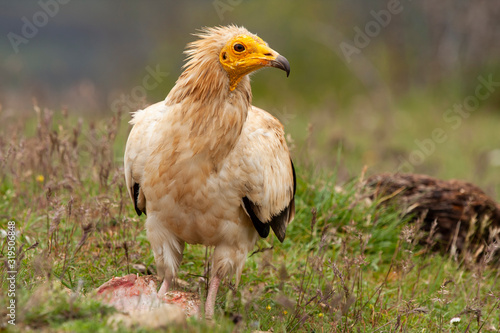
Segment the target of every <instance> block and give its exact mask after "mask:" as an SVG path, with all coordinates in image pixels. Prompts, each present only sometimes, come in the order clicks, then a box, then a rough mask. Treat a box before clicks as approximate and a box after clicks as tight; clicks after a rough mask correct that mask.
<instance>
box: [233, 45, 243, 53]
mask: <svg viewBox="0 0 500 333" xmlns="http://www.w3.org/2000/svg"><path fill="white" fill-rule="evenodd" d="M233 49H234V50H235V51H236V52H243V51H245V47H244V46H243V45H241V44H234V46H233Z"/></svg>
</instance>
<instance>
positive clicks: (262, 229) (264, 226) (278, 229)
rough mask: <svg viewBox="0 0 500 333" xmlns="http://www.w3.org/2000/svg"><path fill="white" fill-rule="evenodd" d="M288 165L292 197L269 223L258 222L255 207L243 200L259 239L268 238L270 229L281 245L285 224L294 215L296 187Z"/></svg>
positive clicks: (246, 199) (245, 199)
mask: <svg viewBox="0 0 500 333" xmlns="http://www.w3.org/2000/svg"><path fill="white" fill-rule="evenodd" d="M290 163H291V164H292V173H293V196H292V199H291V200H290V203H289V204H288V206H287V207H285V209H283V210H282V211H281V212H280V213H279V214H278V215H275V216H273V217H272V218H271V221H269V222H268V223H264V222H262V221H261V220H259V218H258V217H257V215H255V207H256V206H257V205H256V204H255V203H253V202H252V201H250V200H249V199H248V198H247V197H244V198H243V205H244V206H245V210H246V212H247V214H248V216H250V219H251V220H252V223H253V225H254V227H255V229H257V232H258V233H259V235H260V237H262V238H266V237H267V236H269V227H271V228H272V229H273V231H274V233H275V234H276V237H278V239H279V241H280V242H281V243H283V241H284V240H285V235H286V227H287V223H288V221H290V217H291V216H292V214H294V213H295V191H296V187H297V186H296V175H295V167H294V166H293V162H292V161H291V160H290Z"/></svg>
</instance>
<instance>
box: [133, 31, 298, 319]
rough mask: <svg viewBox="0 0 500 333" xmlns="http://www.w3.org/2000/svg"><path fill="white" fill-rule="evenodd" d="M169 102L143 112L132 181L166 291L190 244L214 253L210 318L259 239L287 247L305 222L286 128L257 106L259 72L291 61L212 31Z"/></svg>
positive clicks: (249, 38)
mask: <svg viewBox="0 0 500 333" xmlns="http://www.w3.org/2000/svg"><path fill="white" fill-rule="evenodd" d="M196 36H197V37H198V38H199V39H198V40H196V41H194V42H192V43H190V44H188V46H187V49H186V51H185V54H187V62H186V64H185V65H184V67H183V69H184V71H183V73H182V74H181V75H180V76H179V78H178V80H177V82H176V84H175V86H174V87H173V88H172V90H171V91H170V93H169V94H168V96H167V97H166V99H165V100H164V101H161V102H159V103H156V104H153V105H151V106H149V107H147V108H145V109H144V110H139V111H137V112H135V114H134V115H133V119H132V120H131V121H130V123H131V124H132V125H133V128H132V130H131V132H130V135H129V137H128V140H127V146H126V149H125V158H124V159H125V179H126V183H127V188H128V191H129V194H130V197H131V198H132V200H133V203H134V206H135V210H136V212H137V214H138V215H141V214H142V213H144V214H147V218H146V233H147V238H148V240H149V242H150V243H151V247H152V249H153V253H154V257H155V261H156V266H157V271H158V275H159V276H160V277H161V278H163V283H162V285H161V287H160V290H159V293H160V294H162V293H165V292H166V291H167V290H168V287H169V286H171V284H172V281H173V279H174V278H175V275H176V272H177V269H178V267H179V264H180V263H181V260H182V254H183V250H184V244H185V243H189V244H203V245H206V246H213V247H214V252H213V255H212V258H211V260H212V274H211V277H210V283H209V288H208V293H207V299H206V304H205V317H206V318H212V316H213V314H214V306H215V299H216V295H217V290H218V288H219V284H220V282H221V279H222V278H225V277H232V276H235V280H236V285H237V284H238V282H239V280H240V277H241V272H242V269H243V265H244V264H245V261H246V258H247V255H248V253H249V251H251V250H252V249H253V247H254V246H255V243H256V241H257V238H258V237H259V236H260V237H263V238H265V237H267V236H268V234H269V231H270V229H272V230H273V231H274V233H275V234H276V236H277V238H278V239H279V240H280V241H281V242H283V239H284V238H285V232H286V228H287V225H288V224H289V223H290V222H291V221H292V220H293V217H294V215H295V204H294V196H295V171H294V167H293V164H292V161H291V158H290V153H289V151H288V147H287V145H286V141H285V136H284V132H283V125H282V124H281V123H280V122H279V121H278V120H277V119H276V118H274V117H273V116H271V115H270V114H269V113H267V112H266V111H264V110H262V109H259V108H257V107H255V106H252V90H251V87H250V79H249V75H248V74H250V73H252V72H254V71H255V70H257V69H260V68H263V67H275V68H279V69H282V70H284V71H286V73H287V76H288V74H289V73H290V65H289V63H288V61H287V60H286V58H285V57H283V56H281V55H280V54H279V53H278V52H276V51H274V50H272V49H271V48H270V47H269V46H268V45H267V43H266V42H264V41H263V40H262V39H261V38H259V37H257V36H256V35H254V34H252V33H250V32H249V31H248V30H246V29H245V28H243V27H237V26H226V27H216V28H204V29H203V30H201V32H200V33H199V34H196Z"/></svg>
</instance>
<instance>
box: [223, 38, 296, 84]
mask: <svg viewBox="0 0 500 333" xmlns="http://www.w3.org/2000/svg"><path fill="white" fill-rule="evenodd" d="M219 61H220V63H221V64H222V67H223V68H224V70H225V71H226V72H227V74H228V76H229V81H230V88H229V89H230V90H231V91H233V90H234V89H236V87H237V86H238V83H239V82H240V80H241V78H242V77H243V76H245V75H247V74H249V73H251V72H253V71H255V70H257V69H259V68H262V67H276V68H279V69H282V70H284V71H286V72H287V76H288V74H289V73H290V64H289V63H288V61H287V60H286V58H285V57H283V56H281V55H280V54H279V53H278V52H276V51H274V50H273V49H271V48H270V47H269V46H267V45H266V43H265V42H264V41H263V40H262V39H260V38H259V37H256V39H254V38H253V37H251V36H247V35H239V36H236V37H234V38H233V39H231V40H230V41H229V42H228V43H227V44H226V45H225V46H224V48H222V51H221V53H220V55H219Z"/></svg>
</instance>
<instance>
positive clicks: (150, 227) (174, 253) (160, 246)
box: [146, 215, 184, 296]
mask: <svg viewBox="0 0 500 333" xmlns="http://www.w3.org/2000/svg"><path fill="white" fill-rule="evenodd" d="M146 234H147V238H148V240H149V242H150V243H151V248H152V249H153V253H154V256H155V262H156V270H157V273H158V276H159V277H160V278H161V279H163V283H162V284H161V287H160V290H159V291H158V295H159V296H163V295H164V294H165V293H166V292H167V291H168V288H169V287H171V286H172V283H173V282H174V280H175V276H176V275H177V269H178V268H179V265H180V263H181V261H182V254H183V252H184V242H183V241H181V240H179V239H178V238H177V237H176V236H175V235H174V234H172V233H171V232H170V231H168V229H167V228H165V227H164V226H163V223H162V222H161V221H159V220H158V219H156V218H155V216H154V215H149V216H148V217H147V220H146Z"/></svg>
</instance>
